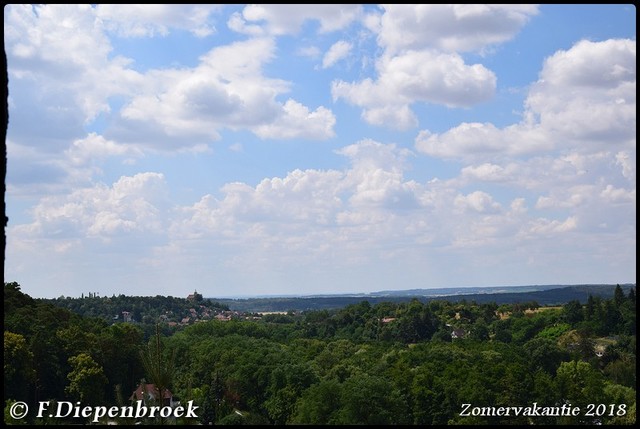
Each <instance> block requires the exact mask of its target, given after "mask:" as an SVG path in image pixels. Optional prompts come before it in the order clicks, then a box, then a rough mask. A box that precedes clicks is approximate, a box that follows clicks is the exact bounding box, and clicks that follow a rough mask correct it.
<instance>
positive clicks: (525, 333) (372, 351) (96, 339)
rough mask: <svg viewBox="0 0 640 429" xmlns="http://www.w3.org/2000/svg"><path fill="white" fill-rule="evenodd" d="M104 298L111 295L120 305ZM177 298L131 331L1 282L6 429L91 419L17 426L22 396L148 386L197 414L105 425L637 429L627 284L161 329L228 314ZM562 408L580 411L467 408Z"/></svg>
mask: <svg viewBox="0 0 640 429" xmlns="http://www.w3.org/2000/svg"><path fill="white" fill-rule="evenodd" d="M88 298H89V297H88ZM91 298H92V299H93V298H98V297H91ZM113 298H114V299H113V300H106V301H109V302H111V301H114V300H116V298H119V297H113ZM196 298H197V297H196ZM119 299H123V298H122V297H120V298H119ZM158 299H159V298H158ZM176 300H177V301H176ZM179 300H180V299H178V298H175V299H173V298H172V299H167V300H166V301H164V300H161V299H159V301H158V302H157V303H156V304H157V306H158V308H155V309H142V308H141V309H140V313H139V314H138V316H139V317H140V320H139V322H138V323H136V322H135V318H133V320H131V321H125V320H123V319H122V318H114V316H115V315H116V314H119V313H122V307H119V306H118V305H116V304H114V303H113V302H111V304H110V305H112V304H113V308H111V309H110V310H109V311H105V315H108V317H105V315H99V314H95V315H93V316H89V315H86V314H85V315H80V314H78V313H77V312H74V311H71V310H70V309H68V308H63V307H61V306H59V305H54V304H53V303H51V302H47V301H43V300H38V299H34V298H32V297H30V296H28V295H27V294H25V293H23V292H22V291H21V287H20V285H19V284H18V283H15V282H13V283H5V285H4V399H5V417H4V421H5V423H6V424H34V423H35V424H61V423H73V424H83V423H88V422H89V421H88V419H86V418H82V417H79V418H69V419H67V420H66V421H62V420H60V419H53V418H50V417H48V416H47V415H44V416H43V417H41V418H36V417H35V415H34V413H30V414H29V415H27V416H26V417H25V418H23V419H19V420H18V419H14V418H13V417H12V415H11V413H10V410H11V409H12V406H14V405H15V404H16V403H17V402H24V403H25V404H27V405H28V406H29V407H30V409H32V408H33V407H37V404H38V402H39V401H52V402H55V401H73V402H75V403H81V404H83V405H127V404H130V403H131V401H132V400H134V399H135V396H133V395H132V394H133V393H134V391H135V390H136V388H137V387H138V386H140V385H145V384H147V383H153V384H154V385H155V386H158V387H159V390H160V391H163V392H167V394H168V395H170V396H171V401H174V402H176V403H177V402H178V401H179V402H180V403H181V404H185V403H187V402H188V401H193V403H194V404H195V405H197V406H198V409H197V418H193V417H188V418H187V417H185V418H178V419H173V420H171V419H165V420H163V419H162V418H158V417H154V418H147V419H138V421H136V420H135V419H133V418H129V417H126V418H117V419H112V420H113V421H108V420H107V419H106V418H105V419H102V420H100V421H99V423H101V424H107V423H116V424H133V423H142V424H158V423H165V424H198V423H201V424H206V425H208V424H222V425H225V424H234V425H235V424H264V425H285V424H316V425H334V424H339V425H342V424H367V425H374V424H380V425H391V424H408V425H449V424H451V425H453V424H469V425H476V424H477V425H482V424H496V425H501V424H557V425H565V424H566V425H569V424H606V425H617V424H624V425H626V424H629V425H630V424H634V423H635V420H636V296H635V288H631V289H629V290H628V292H625V291H624V290H623V289H622V288H620V286H617V287H616V288H615V291H614V293H613V296H612V297H611V298H602V297H598V296H589V297H588V299H587V301H586V302H584V303H581V302H580V301H578V300H571V301H568V302H566V303H563V304H562V305H558V306H538V305H537V304H536V303H535V302H526V303H525V302H523V303H512V304H500V305H498V304H496V303H495V302H489V303H477V302H475V301H467V300H461V301H453V300H444V299H443V300H432V301H429V302H426V303H425V302H420V301H419V300H417V299H413V300H411V301H409V302H378V303H375V304H371V303H370V302H368V301H366V300H363V301H361V302H358V303H355V304H350V305H347V306H345V307H343V308H339V309H332V310H327V309H325V310H312V311H304V312H293V311H291V312H288V313H283V314H268V315H263V316H261V317H242V318H239V317H230V318H224V319H218V318H215V317H210V318H209V319H206V318H202V317H201V318H199V319H198V321H197V323H192V324H188V325H186V326H182V327H181V329H167V326H168V324H169V323H170V322H171V320H170V319H169V317H168V316H167V315H168V314H169V313H167V312H175V313H177V312H179V311H184V309H185V308H186V309H187V311H190V308H189V307H194V306H195V307H198V308H199V309H200V310H197V311H200V313H198V314H200V315H201V314H203V312H204V313H206V311H205V310H206V308H204V309H203V308H201V307H199V306H200V305H203V306H204V307H207V306H209V305H210V308H209V307H207V308H209V310H207V311H210V312H218V313H219V314H223V313H224V312H228V310H229V309H228V308H225V307H224V306H220V305H219V304H216V303H211V304H204V303H202V302H201V301H195V302H194V301H189V302H186V301H187V300H183V301H185V302H181V301H179ZM173 301H175V302H173ZM141 305H142V304H141ZM145 305H146V304H145ZM168 306H173V307H172V309H169V308H168ZM143 310H145V311H144V312H143ZM209 314H213V313H209ZM163 315H164V317H162V316H163ZM145 317H147V318H146V319H145V320H144V322H145V323H140V322H142V319H144V318H145ZM563 405H564V406H569V405H570V406H571V407H574V408H576V407H577V408H579V409H580V412H579V413H577V414H575V415H559V416H558V415H540V414H534V415H532V414H530V413H529V414H528V413H519V414H518V415H514V414H513V413H512V414H510V415H497V414H500V413H497V414H496V413H494V414H493V415H491V413H482V412H475V411H474V410H476V411H478V410H479V411H482V410H496V409H500V407H533V406H539V407H557V408H560V407H561V406H563ZM470 410H471V412H470Z"/></svg>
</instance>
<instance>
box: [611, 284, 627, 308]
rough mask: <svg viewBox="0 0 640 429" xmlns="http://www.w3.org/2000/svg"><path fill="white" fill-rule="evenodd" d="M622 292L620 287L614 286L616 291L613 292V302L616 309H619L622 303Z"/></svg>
mask: <svg viewBox="0 0 640 429" xmlns="http://www.w3.org/2000/svg"><path fill="white" fill-rule="evenodd" d="M624 298H625V297H624V291H623V290H622V288H621V287H620V285H619V284H617V285H616V289H615V290H614V291H613V302H614V304H615V305H616V308H620V306H621V305H622V303H623V302H624Z"/></svg>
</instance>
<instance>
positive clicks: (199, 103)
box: [107, 38, 335, 150]
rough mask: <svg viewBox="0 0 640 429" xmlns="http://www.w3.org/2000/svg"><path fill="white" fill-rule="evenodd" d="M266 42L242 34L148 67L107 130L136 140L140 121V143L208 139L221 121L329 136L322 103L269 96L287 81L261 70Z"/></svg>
mask: <svg viewBox="0 0 640 429" xmlns="http://www.w3.org/2000/svg"><path fill="white" fill-rule="evenodd" d="M274 50H275V45H274V41H273V40H272V39H268V38H259V39H250V40H247V41H243V42H236V43H233V44H230V45H225V46H221V47H218V48H214V49H212V50H211V51H209V52H208V53H206V54H205V55H203V56H202V57H201V62H200V65H198V66H197V67H195V68H193V69H180V70H178V69H167V70H158V71H155V72H154V73H150V74H148V78H149V79H150V80H151V82H149V83H147V85H148V87H149V88H150V89H149V90H147V91H145V92H144V93H143V94H140V95H138V96H136V97H134V98H133V99H132V100H131V102H130V103H128V104H127V105H126V106H124V107H123V109H122V111H121V117H120V121H119V122H118V123H117V124H116V125H114V127H113V128H112V129H110V130H108V131H107V135H108V136H111V134H110V133H112V137H113V138H114V139H118V140H124V141H128V142H136V141H139V140H138V139H141V138H144V137H145V136H144V133H140V132H139V130H140V129H141V128H142V129H143V130H148V131H149V134H148V135H147V140H148V141H144V142H143V143H144V144H145V145H147V146H148V147H151V148H157V149H159V150H167V149H173V148H175V145H193V144H194V143H196V142H197V143H201V144H207V143H210V142H212V141H215V140H217V139H218V138H219V130H220V129H222V128H229V129H241V128H249V129H251V130H252V131H254V132H255V133H256V135H258V136H260V137H261V138H311V139H320V140H321V139H326V138H329V137H331V136H333V125H334V124H335V117H334V115H333V114H332V112H331V111H330V110H329V109H327V108H325V107H323V106H320V107H318V108H317V109H316V110H314V111H311V110H309V108H308V107H306V106H304V105H302V104H301V103H299V102H297V101H295V100H293V99H289V100H288V101H287V102H285V103H284V104H283V103H280V102H278V101H277V100H276V97H277V96H279V95H280V94H283V93H286V92H287V91H289V83H288V82H286V81H283V80H280V79H271V78H267V77H265V76H263V75H262V67H263V65H264V64H265V63H267V62H268V61H269V60H271V59H272V58H273V56H274ZM154 89H155V90H154ZM158 135H160V136H164V137H165V138H163V139H158V138H157V137H158ZM159 141H160V142H164V144H165V145H166V147H161V146H158V145H160V144H162V143H159ZM178 147H179V146H178Z"/></svg>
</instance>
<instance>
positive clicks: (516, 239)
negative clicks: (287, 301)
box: [4, 4, 636, 298]
mask: <svg viewBox="0 0 640 429" xmlns="http://www.w3.org/2000/svg"><path fill="white" fill-rule="evenodd" d="M4 43H5V52H6V55H7V65H8V67H7V68H8V70H7V71H8V77H9V97H8V106H9V124H8V129H7V139H6V147H7V177H6V180H5V183H6V188H7V189H6V194H5V201H6V205H7V208H6V214H7V216H8V217H9V222H8V226H7V228H6V230H5V232H6V240H7V243H6V248H5V261H4V264H5V265H4V278H5V282H13V281H15V282H18V283H19V284H20V286H21V289H22V290H23V291H24V292H25V293H28V294H29V295H31V296H33V297H37V298H54V297H59V296H70V297H79V296H81V294H85V295H86V294H87V293H88V292H92V293H98V294H100V295H101V296H111V295H112V294H116V295H118V294H125V295H143V296H149V295H150V296H155V295H169V296H178V297H179V296H184V297H186V296H187V295H188V294H189V293H192V292H193V291H194V290H196V291H198V292H199V293H202V294H203V295H204V296H205V297H241V296H263V295H313V294H333V293H366V292H374V291H381V290H402V289H413V288H436V287H438V288H439V287H464V286H519V285H536V284H540V285H542V284H595V283H606V284H616V283H620V284H622V283H635V281H636V95H635V94H636V12H635V8H634V7H633V5H625V4H617V5H552V4H545V5H531V4H527V5H513V4H510V5H475V4H471V5H470V4H467V5H446V4H437V5H430V4H419V5H370V4H367V5H356V4H348V5H339V4H337V5H316V4H304V5H300V4H298V5H268V4H261V5H241V4H232V5H218V4H213V5H167V4H156V5H135V4H132V5H103V4H98V5H65V4H53V5H24V4H17V5H15V4H14V5H8V6H5V8H4Z"/></svg>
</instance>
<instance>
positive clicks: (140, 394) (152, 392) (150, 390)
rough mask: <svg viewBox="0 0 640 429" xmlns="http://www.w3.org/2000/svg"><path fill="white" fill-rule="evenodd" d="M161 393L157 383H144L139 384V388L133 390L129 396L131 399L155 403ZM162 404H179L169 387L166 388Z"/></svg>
mask: <svg viewBox="0 0 640 429" xmlns="http://www.w3.org/2000/svg"><path fill="white" fill-rule="evenodd" d="M158 395H159V393H158V389H157V388H156V385H155V384H153V383H144V384H142V383H141V384H139V385H138V388H137V389H136V390H134V391H133V393H132V394H131V397H130V398H129V400H130V401H139V400H142V401H145V402H151V403H155V401H156V398H157V397H158ZM162 405H164V406H166V405H169V406H171V407H173V406H175V405H177V402H176V401H174V400H173V394H172V393H171V391H170V390H169V389H164V395H163V399H162Z"/></svg>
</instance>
